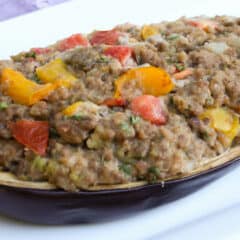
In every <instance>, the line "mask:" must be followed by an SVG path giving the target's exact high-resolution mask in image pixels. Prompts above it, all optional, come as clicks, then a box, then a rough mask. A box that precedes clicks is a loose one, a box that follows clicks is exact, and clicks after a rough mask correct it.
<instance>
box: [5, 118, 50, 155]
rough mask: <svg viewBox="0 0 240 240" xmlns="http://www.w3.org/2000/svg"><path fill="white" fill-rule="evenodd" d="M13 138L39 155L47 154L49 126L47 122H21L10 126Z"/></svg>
mask: <svg viewBox="0 0 240 240" xmlns="http://www.w3.org/2000/svg"><path fill="white" fill-rule="evenodd" d="M9 127H10V129H11V131H12V135H13V137H14V138H15V139H16V140H17V141H18V142H19V143H21V144H23V145H24V146H26V147H28V148H29V149H31V150H32V151H33V152H35V153H36V154H39V155H44V154H45V153H46V149H47V145H48V138H49V124H48V122H45V121H32V120H19V121H17V122H12V123H10V124H9Z"/></svg>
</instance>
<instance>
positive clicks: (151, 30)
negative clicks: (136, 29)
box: [141, 25, 159, 40]
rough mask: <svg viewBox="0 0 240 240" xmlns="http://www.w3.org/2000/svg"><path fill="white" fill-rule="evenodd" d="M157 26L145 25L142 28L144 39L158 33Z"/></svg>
mask: <svg viewBox="0 0 240 240" xmlns="http://www.w3.org/2000/svg"><path fill="white" fill-rule="evenodd" d="M158 33H159V32H158V30H157V28H155V27H153V26H149V25H145V26H143V28H142V31H141V35H142V38H143V39H144V40H146V39H148V38H149V37H151V36H153V35H156V34H158Z"/></svg>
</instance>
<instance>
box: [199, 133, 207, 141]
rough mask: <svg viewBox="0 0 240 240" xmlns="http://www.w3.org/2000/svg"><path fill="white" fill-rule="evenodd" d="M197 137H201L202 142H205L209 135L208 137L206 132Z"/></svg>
mask: <svg viewBox="0 0 240 240" xmlns="http://www.w3.org/2000/svg"><path fill="white" fill-rule="evenodd" d="M199 135H200V137H201V138H202V139H203V140H205V141H207V140H208V139H209V135H208V133H207V132H202V133H200V134H199Z"/></svg>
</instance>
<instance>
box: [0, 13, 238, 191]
mask: <svg viewBox="0 0 240 240" xmlns="http://www.w3.org/2000/svg"><path fill="white" fill-rule="evenodd" d="M239 114H240V19H239V18H233V17H228V16H217V17H215V18H206V17H196V18H191V19H187V18H181V19H178V20H176V21H173V22H162V23H158V24H151V25H144V26H142V27H139V26H135V25H131V24H125V25H119V26H117V27H115V28H114V29H112V30H105V31H94V32H92V33H90V34H88V35H84V34H80V33H77V34H74V35H72V36H70V37H68V38H66V39H63V40H60V41H58V42H57V43H55V44H53V45H50V46H48V47H44V48H32V49H30V50H29V51H26V52H21V53H19V54H18V55H15V56H12V58H11V60H3V61H0V145H1V148H0V168H1V169H2V170H5V171H10V172H12V173H14V174H15V175H16V176H17V177H18V178H19V179H24V180H29V181H49V182H50V183H53V184H55V185H56V186H57V187H59V188H62V189H65V190H67V191H77V190H79V189H87V188H88V187H90V186H94V185H102V184H113V185H116V184H121V183H131V182H135V181H140V180H145V181H148V182H156V181H162V180H164V179H167V178H171V177H174V176H180V175H182V174H187V173H191V172H192V171H194V169H196V168H199V167H200V166H201V164H202V163H203V161H205V160H206V159H210V158H212V157H215V156H217V155H219V154H221V153H223V152H224V151H226V150H227V149H228V148H230V147H232V146H233V145H234V144H237V143H238V142H239V141H237V139H238V138H239Z"/></svg>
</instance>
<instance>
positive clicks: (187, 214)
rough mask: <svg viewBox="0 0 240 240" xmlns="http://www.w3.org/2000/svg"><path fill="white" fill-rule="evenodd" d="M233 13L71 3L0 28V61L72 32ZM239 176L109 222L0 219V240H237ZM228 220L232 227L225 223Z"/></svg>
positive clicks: (204, 4) (204, 0)
mask: <svg viewBox="0 0 240 240" xmlns="http://www.w3.org/2000/svg"><path fill="white" fill-rule="evenodd" d="M239 9H240V2H238V1H237V0H228V1H222V0H218V1H213V0H201V1H193V0H191V1H190V0H189V1H188V0H181V1H180V0H175V1H174V0H166V1H163V0H155V1H154V0H145V1H141V0H128V1H127V0H121V1H113V0H109V1H108V0H99V1H97V0H95V1H94V0H87V1H86V0H85V1H83V0H75V1H72V2H69V3H65V4H61V5H59V6H55V7H52V8H49V9H44V10H41V11H39V12H36V13H32V14H28V15H26V16H23V17H18V18H15V19H12V20H9V21H5V22H1V23H0V58H8V57H9V56H10V55H11V54H15V53H17V52H19V51H21V50H24V49H26V50H27V49H29V48H31V47H39V46H45V45H47V44H50V43H53V42H55V41H56V40H58V39H60V38H63V37H66V36H68V35H70V34H72V33H75V32H89V31H91V30H93V29H107V28H111V27H113V26H114V25H117V24H120V23H125V22H131V23H136V24H144V23H152V22H159V21H162V20H173V19H176V18H178V17H181V16H183V15H185V16H196V15H209V16H213V15H222V14H226V15H233V16H237V15H238V14H239ZM0 11H1V10H0ZM239 175H240V168H238V169H236V170H234V171H233V172H231V173H230V174H228V175H227V176H225V177H223V178H221V179H219V180H217V181H216V182H214V183H211V184H210V185H208V186H207V187H205V188H203V189H202V190H200V191H198V192H196V193H194V194H192V195H190V196H188V197H186V198H184V199H181V200H178V201H176V202H173V203H171V204H168V205H165V206H162V207H158V208H155V209H153V210H149V211H145V212H141V213H139V214H137V215H135V216H131V217H128V218H124V219H120V220H117V221H114V222H104V223H99V224H91V225H78V226H61V227H46V226H35V225H29V224H25V223H20V222H15V221H13V220H10V219H7V218H4V217H0V238H1V239H4V240H5V239H6V240H15V239H16V240H22V239H24V240H26V239H31V240H38V239H39V240H40V239H41V240H42V239H43V238H44V239H58V240H66V239H71V240H75V239H82V240H85V239H87V240H91V239H93V240H95V239H98V240H109V239H114V240H123V239H131V240H135V239H159V238H160V236H161V239H162V240H165V239H166V240H170V239H173V240H175V239H194V240H197V239H218V240H219V239H226V240H230V239H240V237H239V238H237V236H240V232H238V231H239V227H238V225H237V224H236V221H237V220H238V216H239V214H240V207H239V205H240V188H239V186H238V185H237V183H238V181H239ZM0 204H1V200H0ZM200 206H201V208H200ZM224 209H228V210H226V211H225V210H224ZM33 214H34V213H33ZM231 219H232V221H233V220H235V221H234V222H231ZM214 222H215V225H212V224H213V223H214ZM210 225H211V227H210ZM192 234H194V236H193V235H192Z"/></svg>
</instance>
